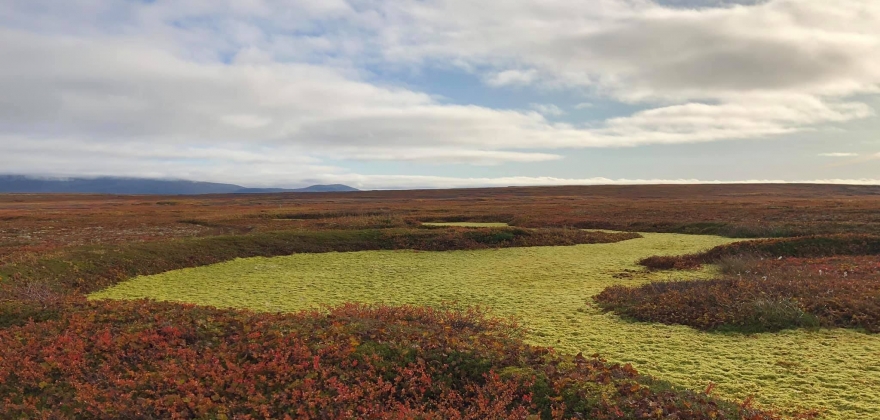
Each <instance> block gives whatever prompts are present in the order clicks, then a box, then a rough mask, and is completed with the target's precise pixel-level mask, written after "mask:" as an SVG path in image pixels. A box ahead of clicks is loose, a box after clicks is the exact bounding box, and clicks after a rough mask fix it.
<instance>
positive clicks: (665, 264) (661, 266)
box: [639, 235, 880, 270]
mask: <svg viewBox="0 0 880 420" xmlns="http://www.w3.org/2000/svg"><path fill="white" fill-rule="evenodd" d="M878 254H880V236H872V235H824V236H804V237H795V238H780V239H761V240H754V241H742V242H733V243H730V244H725V245H720V246H717V247H715V248H712V249H710V250H708V251H706V252H702V253H699V254H688V255H679V256H652V257H647V258H644V259H642V260H640V261H639V264H640V265H643V266H645V267H648V268H649V269H652V270H672V269H675V270H685V269H694V268H699V267H700V266H701V265H703V264H712V263H716V262H718V261H720V260H721V259H723V258H725V257H731V256H740V255H749V256H752V257H757V258H778V257H798V258H822V257H832V256H835V255H853V256H859V255H878Z"/></svg>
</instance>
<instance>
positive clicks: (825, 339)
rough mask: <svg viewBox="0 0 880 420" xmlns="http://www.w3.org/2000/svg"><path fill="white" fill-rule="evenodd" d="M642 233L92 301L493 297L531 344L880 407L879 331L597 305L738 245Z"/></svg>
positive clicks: (360, 263)
mask: <svg viewBox="0 0 880 420" xmlns="http://www.w3.org/2000/svg"><path fill="white" fill-rule="evenodd" d="M643 235H644V238H640V239H631V240H627V241H623V242H618V243H613V244H593V245H577V246H571V247H531V248H509V249H499V250H478V251H449V252H415V251H367V252H353V253H323V254H298V255H292V256H286V257H275V258H249V259H238V260H234V261H230V262H226V263H220V264H216V265H211V266H206V267H201V268H188V269H183V270H176V271H171V272H167V273H164V274H159V275H154V276H145V277H139V278H136V279H133V280H131V281H127V282H124V283H121V284H119V285H117V286H115V287H112V288H110V289H107V290H104V291H101V292H98V293H95V294H93V295H91V298H92V299H104V298H112V299H120V298H121V299H136V298H152V299H158V300H170V301H180V302H194V303H199V304H205V305H213V306H218V307H235V308H249V309H254V310H258V311H282V312H284V311H297V310H301V309H308V308H315V307H317V306H319V305H338V304H341V303H344V302H350V301H356V302H367V303H389V304H401V303H407V304H416V305H438V304H441V303H444V302H449V301H455V302H458V303H459V304H463V305H483V306H485V307H487V308H489V309H491V310H492V312H493V313H495V314H498V315H503V316H513V317H514V318H515V319H517V320H519V321H521V322H523V323H524V324H525V326H526V327H527V328H528V329H529V331H530V333H529V340H530V341H531V342H533V343H535V344H539V345H546V346H552V347H554V348H556V349H558V350H561V351H564V352H567V353H571V354H574V353H578V352H583V353H584V354H592V353H599V354H602V355H603V356H604V357H606V358H608V359H609V360H611V361H615V362H621V363H632V364H633V366H634V367H636V368H637V369H638V370H639V371H640V372H644V373H648V374H650V375H653V376H656V377H658V378H660V379H665V380H669V381H670V382H672V383H675V384H678V385H682V386H686V387H689V388H692V389H703V388H706V387H707V385H708V384H709V383H710V382H712V383H715V384H717V388H716V391H715V392H717V393H718V395H720V396H723V397H729V398H732V399H735V400H745V399H746V398H748V397H749V396H750V395H754V396H756V402H757V403H759V404H762V405H767V406H772V407H784V408H785V409H811V408H823V409H824V410H823V411H824V413H825V415H826V418H832V419H870V418H877V417H878V416H880V336H878V335H869V334H865V333H860V332H854V331H849V330H819V331H785V332H781V333H766V334H755V335H741V334H720V333H706V332H700V331H697V330H694V329H691V328H689V327H683V326H667V325H661V324H648V323H632V322H627V321H623V320H621V319H620V318H618V317H617V316H615V315H612V314H605V313H602V312H601V311H599V310H598V309H596V308H595V307H593V306H592V305H591V297H592V296H594V295H596V294H598V293H599V292H601V291H602V290H603V289H604V288H605V287H607V286H610V285H614V284H627V285H634V284H642V283H645V282H648V281H652V280H658V279H663V278H665V277H667V276H670V275H678V273H669V272H653V273H652V272H646V271H643V270H642V268H640V267H638V266H637V265H636V264H635V262H636V261H638V260H639V259H640V258H643V257H646V256H650V255H665V254H671V255H674V254H686V253H692V252H697V251H702V250H705V249H707V248H709V247H712V246H715V245H719V244H724V243H729V242H731V239H727V238H721V237H716V236H702V235H679V234H650V233H646V234H643ZM711 274H712V273H711V271H704V272H698V273H691V274H689V276H690V277H692V278H693V277H701V276H702V277H705V276H710V275H711ZM786 411H787V410H786Z"/></svg>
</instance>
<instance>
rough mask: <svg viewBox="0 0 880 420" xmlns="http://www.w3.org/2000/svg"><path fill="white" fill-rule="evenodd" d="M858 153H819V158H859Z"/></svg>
mask: <svg viewBox="0 0 880 420" xmlns="http://www.w3.org/2000/svg"><path fill="white" fill-rule="evenodd" d="M858 155H859V154H858V153H841V152H833V153H819V156H824V157H854V156H858Z"/></svg>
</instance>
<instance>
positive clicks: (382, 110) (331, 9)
mask: <svg viewBox="0 0 880 420" xmlns="http://www.w3.org/2000/svg"><path fill="white" fill-rule="evenodd" d="M56 3H57V2H53V1H50V0H31V1H16V0H13V1H10V2H2V3H0V27H2V28H5V29H0V62H2V63H3V65H2V66H0V91H2V92H3V95H0V165H2V166H3V167H4V168H6V169H4V170H9V169H8V168H19V169H22V170H26V169H28V168H41V170H43V169H50V168H53V167H54V168H57V169H58V170H63V171H68V172H70V171H73V170H74V169H76V171H77V173H93V172H94V171H97V170H98V169H99V168H103V169H102V170H106V171H110V172H109V173H116V172H113V171H122V172H125V171H129V172H132V173H130V175H134V174H135V173H137V174H147V173H187V174H191V175H193V176H205V177H209V178H210V177H213V176H214V175H213V174H215V173H219V172H222V171H226V172H227V173H235V174H236V175H238V174H241V173H242V172H247V171H248V170H252V168H253V167H252V166H251V167H249V166H247V165H248V163H247V162H261V164H265V165H266V167H265V168H261V169H259V170H257V171H258V172H259V173H257V174H249V175H246V176H248V177H251V178H252V179H254V180H255V181H260V180H265V181H267V182H268V181H269V180H275V179H285V177H288V178H286V179H290V177H298V176H300V175H302V176H305V175H306V174H308V173H329V174H333V176H336V175H337V174H344V173H345V170H344V169H343V168H335V167H330V166H324V165H322V164H321V162H322V161H325V160H339V159H353V160H377V161H388V160H396V161H420V162H440V163H465V164H475V165H496V164H499V163H504V162H542V161H550V160H556V159H560V158H561V156H560V155H559V154H558V153H554V152H553V150H554V149H562V148H583V147H620V146H639V145H645V144H671V143H687V142H705V141H715V140H722V139H744V138H762V137H769V136H775V135H780V134H786V133H795V132H799V131H806V130H813V129H816V128H824V129H827V128H828V127H833V124H839V123H845V122H848V121H852V120H856V119H861V118H868V117H871V116H873V115H874V111H873V110H872V109H871V108H870V107H869V106H868V105H866V104H865V103H862V102H860V101H859V100H858V99H853V98H864V95H867V94H875V93H878V92H880V61H878V60H876V59H875V57H877V56H880V24H878V23H880V3H878V2H876V1H875V0H848V1H846V2H827V1H825V0H770V1H767V2H764V3H762V4H759V5H752V6H736V7H723V8H708V7H705V8H699V9H692V8H691V9H687V8H667V7H663V6H661V5H659V4H657V3H655V2H652V1H648V0H593V1H586V2H585V1H574V0H552V1H537V0H534V1H529V0H519V1H506V2H478V3H474V2H471V1H466V0H446V1H421V0H418V1H416V0H402V1H394V2H385V1H375V0H363V1H357V2H356V3H354V2H346V1H343V0H333V1H322V2H314V1H306V0H295V1H293V2H285V1H280V0H250V1H246V2H241V1H232V0H221V1H202V0H188V1H171V0H157V1H156V2H153V3H142V2H126V1H115V0H107V1H94V0H70V1H65V2H63V4H60V3H59V4H56ZM353 5H354V6H353ZM355 6H356V7H355ZM432 66H439V67H444V66H447V67H448V66H453V67H456V68H461V69H467V70H468V71H471V72H473V73H474V74H475V77H478V78H479V79H480V80H483V81H484V82H485V83H486V84H487V85H489V86H492V87H496V88H498V89H509V88H516V89H520V90H522V91H527V90H529V91H530V92H531V91H533V90H534V89H550V90H553V89H558V90H564V91H565V92H567V93H569V94H571V95H580V96H583V97H584V99H585V100H589V101H598V100H601V101H607V100H609V99H611V100H617V101H623V102H628V103H638V104H639V108H647V109H646V110H643V111H638V112H635V113H632V114H630V115H618V116H616V117H613V118H609V119H608V120H606V121H602V122H592V123H591V125H589V126H587V125H582V124H578V123H577V122H576V121H569V122H567V123H560V122H554V121H548V119H547V118H545V117H546V116H560V115H563V113H564V111H562V110H561V109H559V108H558V107H556V106H555V105H551V104H534V106H533V109H534V110H535V111H537V112H533V111H517V110H513V109H492V108H489V107H484V106H474V105H467V104H449V103H447V102H444V101H442V100H440V99H437V98H435V97H433V96H431V95H429V94H426V93H424V92H419V91H418V90H416V89H414V88H401V87H395V85H394V83H393V81H388V80H377V75H375V74H370V72H369V71H367V70H365V69H366V68H368V67H369V68H376V67H380V68H384V67H389V68H395V69H399V68H409V67H411V68H412V70H413V71H414V72H418V71H420V70H421V69H424V68H429V67H432ZM542 92H545V91H543V90H542ZM535 100H536V101H540V100H541V99H535ZM866 102H867V101H866ZM589 104H591V102H586V101H585V102H582V103H581V104H579V105H577V106H575V108H576V109H583V108H584V107H587V106H589ZM513 107H514V106H511V108H513ZM606 108H607V107H604V106H603V110H605V109H606ZM13 139H14V140H13ZM22 144H25V145H27V147H30V149H28V150H30V151H31V152H22V151H21V145H22ZM76 150H82V151H89V153H92V154H91V155H89V154H86V153H85V152H83V153H79V154H77V153H76ZM26 153H38V155H34V156H28V155H26ZM73 156H76V159H81V160H76V159H74V158H73ZM90 156H91V157H90ZM94 156H112V160H113V161H112V162H110V163H102V162H98V161H97V160H96V158H95V157H94ZM38 157H39V158H38ZM188 161H198V162H199V164H198V165H197V166H196V167H191V166H187V165H188V164H187V163H185V162H188ZM23 162H29V163H28V165H31V166H26V165H24V163H23ZM49 162H51V164H50V163H49ZM181 162H184V163H181ZM175 171H177V172H175ZM242 176H245V175H242ZM340 176H341V175H340ZM261 182H262V181H261Z"/></svg>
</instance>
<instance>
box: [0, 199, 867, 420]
mask: <svg viewBox="0 0 880 420" xmlns="http://www.w3.org/2000/svg"><path fill="white" fill-rule="evenodd" d="M878 209H880V188H876V187H856V186H816V185H731V186H706V185H701V186H631V187H616V186H615V187H612V186H607V187H606V186H603V187H555V188H499V189H473V190H444V191H408V192H399V191H390V192H361V193H344V194H338V193H337V194H260V195H224V196H175V197H164V196H101V195H29V194H10V195H0V417H3V418H7V417H8V418H83V417H103V418H267V417H271V418H284V416H290V417H291V418H529V416H533V417H534V416H537V417H538V418H599V419H601V418H645V419H648V418H678V419H707V418H718V419H723V418H731V419H732V418H738V419H765V418H774V415H773V414H771V413H769V412H766V411H760V410H757V409H755V408H752V407H751V405H750V403H748V402H745V403H731V402H725V401H722V400H720V399H717V398H715V397H713V396H711V395H709V394H708V393H707V392H693V391H685V390H681V389H678V388H675V387H673V386H671V385H668V384H665V383H663V382H660V381H657V380H654V379H651V378H648V377H645V376H641V375H639V374H638V373H637V372H636V371H635V370H634V369H632V368H631V367H628V366H620V365H615V364H611V363H608V362H606V361H604V360H602V359H600V358H598V357H583V356H572V355H561V354H556V353H555V352H553V351H552V350H551V349H548V348H541V347H534V346H530V345H527V344H525V343H524V342H523V340H522V338H521V332H520V331H519V329H518V328H516V327H515V326H514V325H512V324H511V323H510V322H509V321H506V320H505V321H502V320H498V319H494V318H491V317H487V316H485V315H484V314H482V313H480V312H479V311H473V310H465V309H454V308H453V309H428V308H420V307H393V306H392V307H389V306H370V307H366V306H357V305H346V306H343V307H337V308H332V309H331V308H328V309H326V310H324V311H313V312H303V313H297V314H257V313H251V312H248V311H241V310H231V309H224V310H221V309H213V308H208V307H198V306H191V305H181V304H170V303H156V302H147V301H133V302H117V301H96V302H89V301H86V300H85V297H84V295H85V294H86V293H89V292H93V291H96V290H99V289H102V288H105V287H108V286H111V285H113V284H116V283H118V282H121V281H124V280H126V279H128V278H131V277H134V276H137V275H145V274H156V273H161V272H165V271H168V270H173V269H179V268H185V267H196V266H202V265H208V264H213V263H217V262H222V261H228V260H232V259H235V258H241V257H252V256H276V255H287V254H292V253H316V252H332V251H360V250H395V249H416V250H425V251H429V250H454V249H485V248H501V247H523V246H545V245H574V244H588V243H609V242H617V241H623V240H627V239H632V238H637V237H638V234H637V233H604V232H595V231H589V232H588V231H583V230H581V229H609V230H618V231H629V232H672V233H693V234H714V235H721V236H728V237H736V238H777V239H770V240H760V241H750V242H740V243H735V244H731V245H725V246H722V247H719V248H716V249H713V250H710V251H708V252H706V253H703V254H694V255H689V256H681V257H669V256H659V257H656V258H654V259H649V260H646V261H645V262H644V264H645V265H646V266H648V267H651V268H653V269H682V270H683V271H681V272H680V274H681V277H682V279H686V278H687V276H688V271H687V269H692V268H695V267H698V266H700V265H703V264H719V263H720V264H721V266H722V267H726V268H724V271H725V272H726V273H725V274H723V276H722V277H721V278H719V279H716V280H709V281H679V282H665V283H653V284H648V285H644V286H639V287H622V286H612V287H611V288H609V289H607V290H606V291H604V292H603V293H602V294H600V295H599V296H598V297H597V301H598V302H599V303H600V304H601V305H602V306H603V307H604V308H605V309H606V310H610V311H614V312H616V313H619V314H620V315H623V316H625V317H628V318H632V319H636V320H640V321H651V322H663V323H676V324H685V325H691V326H694V327H696V328H700V329H707V330H719V329H734V330H741V331H772V330H778V329H784V328H792V327H809V328H815V327H845V328H856V329H860V330H863V331H866V332H869V333H870V332H878V330H880V318H878V314H880V308H878V302H880V287H878V286H880V282H878V281H877V279H878V277H880V274H878V270H880V268H878V267H877V264H876V256H877V254H878V247H880V240H878V237H880V212H878V211H877V210H878ZM423 222H503V223H507V224H509V225H510V226H511V227H506V228H503V227H498V228H490V229H486V228H480V229H472V228H464V227H427V226H422V223H423ZM779 257H783V258H782V259H779ZM710 390H711V389H710ZM710 390H707V391H710Z"/></svg>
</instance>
